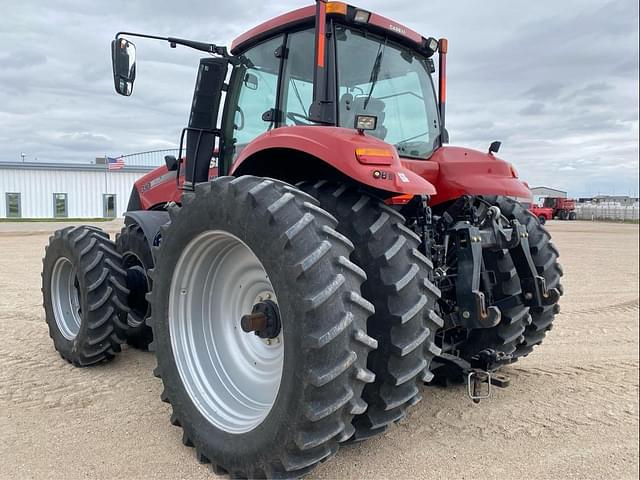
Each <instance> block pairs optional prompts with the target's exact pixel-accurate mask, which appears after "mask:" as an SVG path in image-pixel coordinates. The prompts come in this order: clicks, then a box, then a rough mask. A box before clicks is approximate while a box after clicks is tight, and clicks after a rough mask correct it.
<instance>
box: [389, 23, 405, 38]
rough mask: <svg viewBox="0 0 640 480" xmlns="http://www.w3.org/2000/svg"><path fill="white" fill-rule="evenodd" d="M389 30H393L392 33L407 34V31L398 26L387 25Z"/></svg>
mask: <svg viewBox="0 0 640 480" xmlns="http://www.w3.org/2000/svg"><path fill="white" fill-rule="evenodd" d="M389 29H391V30H393V31H394V32H397V33H401V34H402V35H406V34H407V31H406V30H405V29H404V28H402V27H399V26H398V25H394V24H392V23H391V24H389Z"/></svg>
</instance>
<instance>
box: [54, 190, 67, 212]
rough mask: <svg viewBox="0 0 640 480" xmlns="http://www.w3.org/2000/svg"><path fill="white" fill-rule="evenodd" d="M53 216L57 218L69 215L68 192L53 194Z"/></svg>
mask: <svg viewBox="0 0 640 480" xmlns="http://www.w3.org/2000/svg"><path fill="white" fill-rule="evenodd" d="M53 216H54V217H55V218H64V217H66V216H67V194H66V193H54V194H53Z"/></svg>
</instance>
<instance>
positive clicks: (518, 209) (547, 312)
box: [495, 197, 564, 358]
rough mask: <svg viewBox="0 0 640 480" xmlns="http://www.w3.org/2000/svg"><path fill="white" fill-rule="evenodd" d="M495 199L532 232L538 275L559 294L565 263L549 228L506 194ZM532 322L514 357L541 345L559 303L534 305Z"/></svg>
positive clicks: (524, 354)
mask: <svg viewBox="0 0 640 480" xmlns="http://www.w3.org/2000/svg"><path fill="white" fill-rule="evenodd" d="M495 202H496V203H497V205H498V206H499V207H500V210H501V211H502V213H503V215H505V216H506V217H507V218H509V219H516V220H518V221H519V222H520V223H521V224H523V225H525V226H526V228H527V232H528V233H529V247H530V251H531V257H532V259H533V263H534V264H535V265H536V269H537V271H538V275H542V276H543V277H544V279H545V282H546V286H547V288H557V289H558V290H559V292H560V295H562V294H563V293H564V289H563V287H562V285H561V283H560V278H561V277H562V274H563V272H562V266H561V265H560V263H559V262H558V257H559V253H558V249H557V248H556V246H555V245H554V244H553V242H552V241H551V235H549V232H547V230H546V229H545V228H544V227H543V226H542V225H540V223H539V222H537V221H536V217H535V216H534V215H532V214H531V212H529V211H528V210H527V209H526V208H524V207H523V206H522V205H521V204H520V203H518V202H516V201H515V200H512V199H510V198H506V197H497V198H495ZM529 311H530V313H531V324H530V325H529V326H528V327H527V328H526V329H525V331H524V334H523V336H524V338H523V341H522V342H521V343H520V344H519V345H518V346H517V348H516V351H515V352H514V354H513V355H514V357H515V358H518V357H523V356H526V355H528V354H529V353H531V352H532V351H533V347H535V346H536V345H540V344H541V343H542V340H543V339H544V337H545V336H546V334H547V332H548V331H549V330H551V329H552V328H553V321H554V319H555V316H556V314H557V313H559V312H560V305H559V304H558V303H554V304H552V305H545V306H543V307H531V308H530V310H529Z"/></svg>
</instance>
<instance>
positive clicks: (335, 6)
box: [327, 2, 347, 15]
mask: <svg viewBox="0 0 640 480" xmlns="http://www.w3.org/2000/svg"><path fill="white" fill-rule="evenodd" d="M331 13H337V14H338V15H346V14H347V4H346V3H342V2H327V15H329V14H331Z"/></svg>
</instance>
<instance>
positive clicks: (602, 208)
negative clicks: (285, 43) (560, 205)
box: [576, 203, 640, 222]
mask: <svg viewBox="0 0 640 480" xmlns="http://www.w3.org/2000/svg"><path fill="white" fill-rule="evenodd" d="M576 214H577V215H578V220H610V221H611V220H613V221H636V222H637V221H638V218H639V216H640V205H639V204H635V205H620V204H619V203H597V204H596V203H587V204H578V205H576Z"/></svg>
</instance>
